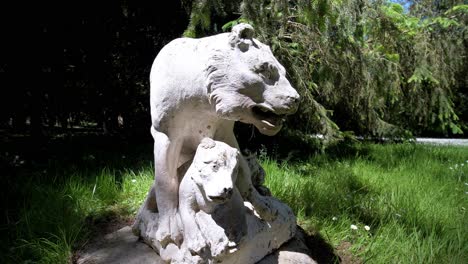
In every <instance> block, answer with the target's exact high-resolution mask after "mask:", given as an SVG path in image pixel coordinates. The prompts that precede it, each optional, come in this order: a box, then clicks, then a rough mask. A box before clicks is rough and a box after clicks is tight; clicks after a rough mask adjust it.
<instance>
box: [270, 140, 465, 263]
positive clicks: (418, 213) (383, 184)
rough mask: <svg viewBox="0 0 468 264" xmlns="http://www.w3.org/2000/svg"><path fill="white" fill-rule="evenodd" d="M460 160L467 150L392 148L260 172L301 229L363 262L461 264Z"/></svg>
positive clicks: (462, 198) (462, 182) (462, 163)
mask: <svg viewBox="0 0 468 264" xmlns="http://www.w3.org/2000/svg"><path fill="white" fill-rule="evenodd" d="M466 160H468V148H463V147H434V146H420V145H413V144H396V145H363V146H361V147H360V148H357V152H356V153H355V155H353V156H350V157H341V158H337V157H336V155H316V156H313V157H311V158H310V159H308V160H307V162H298V163H294V164H287V165H286V164H279V163H278V162H276V161H274V160H271V159H268V158H266V159H264V160H263V165H264V168H265V170H266V172H267V179H266V185H267V186H269V187H270V188H271V191H272V192H273V195H275V196H277V197H278V198H280V199H281V200H283V201H285V202H286V203H288V204H289V205H290V206H291V207H292V208H293V209H294V211H295V212H296V214H297V215H298V219H299V222H300V224H301V225H302V226H303V227H304V228H306V229H307V230H309V231H311V232H319V233H320V234H321V235H322V236H323V237H324V238H326V239H327V241H328V242H329V243H331V244H333V245H334V246H335V247H337V246H338V245H340V244H342V243H343V242H350V243H351V245H352V246H351V247H350V249H349V250H350V251H351V252H352V253H353V254H354V255H355V256H357V257H359V258H360V259H361V260H362V261H364V262H369V263H411V262H415V263H433V262H441V263H466V260H467V258H468V232H467V231H468V230H467V228H466V226H467V220H466V208H467V203H466V201H467V198H468V183H466V182H467V179H468V162H467V161H466ZM455 164H458V165H457V166H455ZM455 167H456V169H455ZM450 168H452V169H450ZM366 226H367V229H369V230H366V228H365V227H366Z"/></svg>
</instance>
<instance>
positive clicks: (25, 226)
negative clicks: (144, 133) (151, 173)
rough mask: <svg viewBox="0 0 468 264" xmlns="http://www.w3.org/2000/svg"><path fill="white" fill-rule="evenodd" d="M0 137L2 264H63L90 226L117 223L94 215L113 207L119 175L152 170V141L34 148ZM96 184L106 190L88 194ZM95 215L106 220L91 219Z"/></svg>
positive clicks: (81, 139)
mask: <svg viewBox="0 0 468 264" xmlns="http://www.w3.org/2000/svg"><path fill="white" fill-rule="evenodd" d="M1 136H2V137H1V138H2V141H1V142H0V169H1V171H2V176H3V177H1V178H0V184H1V186H2V187H3V188H2V191H1V192H0V198H1V200H0V206H1V208H3V210H2V211H3V212H2V213H3V214H2V216H1V217H0V244H1V245H2V246H0V263H15V262H28V261H30V262H34V263H35V262H42V263H59V262H62V261H63V259H64V258H66V257H67V256H63V254H66V252H69V251H70V250H69V249H71V248H72V247H74V246H75V243H77V242H79V241H80V240H83V239H87V235H86V234H88V233H90V232H92V231H93V230H94V229H93V228H95V226H100V223H103V222H111V223H112V222H115V221H117V220H116V219H117V217H115V215H111V214H112V213H111V212H106V211H105V210H102V209H99V208H104V207H106V206H107V205H110V204H112V203H113V202H114V201H116V200H117V196H118V194H119V190H118V189H119V188H120V187H121V183H122V176H123V174H124V173H125V172H126V171H128V170H131V171H138V170H139V169H140V168H143V167H148V166H149V165H150V164H151V162H152V148H153V144H152V141H151V139H150V140H146V139H145V140H140V141H131V142H130V141H127V140H125V139H122V138H121V137H117V136H105V135H99V134H93V133H83V134H79V135H77V134H74V135H70V134H62V135H57V136H55V137H53V138H47V139H46V138H42V139H40V140H36V139H33V138H31V137H28V136H24V135H8V136H5V135H1ZM108 178H110V179H108ZM98 181H102V183H103V184H107V185H106V186H104V187H103V189H106V188H108V190H99V187H98V190H96V189H94V190H93V186H96V185H97V183H98ZM95 191H96V194H95ZM97 195H100V197H98V199H99V201H97V200H96V196H97ZM93 196H94V198H93ZM93 207H94V208H98V211H99V210H100V211H103V212H104V213H103V214H97V215H96V214H94V215H93V214H90V208H93ZM124 220H125V219H124ZM119 221H120V220H119ZM101 226H102V225H101ZM61 254H62V255H61ZM45 255H47V256H49V257H51V258H45V259H44V256H45ZM57 261H59V262H57Z"/></svg>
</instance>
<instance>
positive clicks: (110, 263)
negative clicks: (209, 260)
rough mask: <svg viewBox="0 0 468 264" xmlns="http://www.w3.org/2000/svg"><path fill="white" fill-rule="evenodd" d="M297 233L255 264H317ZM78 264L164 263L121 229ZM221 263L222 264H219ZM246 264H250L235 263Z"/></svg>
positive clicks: (82, 256) (127, 229)
mask: <svg viewBox="0 0 468 264" xmlns="http://www.w3.org/2000/svg"><path fill="white" fill-rule="evenodd" d="M309 255H310V252H309V249H308V248H307V246H306V244H305V240H304V234H303V233H302V232H301V231H299V232H297V234H296V236H295V237H294V238H293V239H291V240H290V241H289V242H287V243H286V244H284V245H283V246H281V247H280V248H279V249H278V250H276V251H275V252H273V253H272V254H270V255H268V256H266V257H265V258H263V259H262V260H261V261H259V262H257V264H316V262H315V261H314V260H313V259H312V258H311V257H310V256H309ZM77 263H78V264H164V263H165V262H164V261H162V259H161V258H160V257H159V256H158V254H156V252H155V251H154V250H152V249H151V248H150V247H149V246H148V245H146V244H144V243H142V242H141V241H139V240H138V238H137V237H136V236H134V235H133V233H132V231H131V228H130V227H128V226H127V227H124V228H122V229H120V230H118V231H116V232H114V233H112V234H109V235H107V236H106V237H105V238H104V239H102V240H101V241H100V242H98V243H94V244H92V245H90V246H89V247H87V249H85V250H84V251H83V252H81V253H80V254H79V258H78V261H77ZM222 263H224V261H223V262H222ZM237 263H241V264H249V263H252V262H248V261H246V262H237Z"/></svg>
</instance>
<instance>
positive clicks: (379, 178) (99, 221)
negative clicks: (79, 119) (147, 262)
mask: <svg viewBox="0 0 468 264" xmlns="http://www.w3.org/2000/svg"><path fill="white" fill-rule="evenodd" d="M340 151H341V150H340V149H339V148H335V149H334V151H333V152H330V153H328V154H327V153H325V154H320V155H319V154H317V155H314V156H311V157H309V158H307V159H302V160H298V159H295V160H290V161H281V162H280V161H276V160H274V159H271V158H268V157H266V156H265V155H263V156H262V157H261V160H262V164H263V166H264V168H265V170H266V172H267V179H266V185H267V186H269V187H270V188H271V190H272V192H273V194H274V195H275V196H276V197H278V198H279V199H281V200H283V201H284V202H286V203H287V204H289V205H290V206H291V207H292V208H293V209H294V211H295V212H296V214H297V215H298V220H299V223H300V225H301V226H302V227H303V228H304V229H305V230H306V231H308V232H310V233H312V234H318V235H319V236H320V237H323V238H324V239H325V241H326V242H327V243H329V244H331V245H332V246H333V247H334V248H335V249H337V250H336V252H337V254H338V255H340V256H343V255H348V256H352V257H351V260H352V261H353V262H366V263H467V262H468V230H467V226H468V225H467V224H468V222H467V218H466V208H468V204H467V198H468V177H467V176H468V148H466V147H465V148H463V147H432V146H421V145H413V144H395V145H376V144H358V145H353V146H351V147H350V146H348V147H346V148H344V149H343V153H346V155H341V154H340V153H341V152H340ZM132 153H133V154H130V153H125V154H121V153H118V154H116V152H113V154H112V155H111V154H109V153H105V152H102V153H97V154H96V153H93V154H83V155H82V156H81V157H80V160H79V161H78V162H72V163H68V164H66V165H63V164H59V162H58V161H53V160H51V161H49V162H48V163H47V164H46V165H43V167H41V169H38V168H36V167H34V170H28V169H21V166H20V165H18V167H16V169H17V170H18V172H19V173H18V178H17V179H16V180H13V181H11V182H9V186H4V187H3V188H7V189H5V192H6V193H7V195H6V198H7V203H6V204H7V205H9V207H8V206H7V208H6V209H7V210H6V211H5V218H6V219H7V221H6V222H7V223H6V225H4V226H2V228H1V229H0V230H1V231H2V236H1V238H0V243H1V245H2V247H1V248H0V250H1V251H0V253H1V257H2V259H0V262H1V263H66V262H67V261H69V260H70V259H71V258H72V254H73V252H74V251H75V250H76V248H79V247H81V246H82V245H83V244H84V243H86V241H87V240H88V239H89V237H90V234H92V233H94V232H102V231H99V229H100V227H101V226H102V225H103V224H104V225H105V224H106V223H107V222H111V221H115V220H116V219H117V220H118V221H121V222H124V223H125V222H130V221H131V218H132V217H133V216H134V215H135V213H136V211H137V210H138V207H139V205H140V204H141V203H142V202H143V199H144V197H145V195H146V192H147V190H148V188H149V186H150V184H151V183H152V178H153V169H152V167H151V165H150V164H151V146H146V147H145V148H144V150H142V151H140V150H137V151H134V152H132ZM124 155H127V156H124ZM4 196H5V195H4ZM8 199H10V202H8ZM351 225H355V226H356V227H357V229H352V228H351ZM366 226H368V227H369V230H366V228H365V227H366Z"/></svg>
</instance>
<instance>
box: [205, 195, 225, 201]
mask: <svg viewBox="0 0 468 264" xmlns="http://www.w3.org/2000/svg"><path fill="white" fill-rule="evenodd" d="M208 197H209V198H210V200H211V201H213V202H215V203H223V202H225V201H226V200H227V199H226V197H224V196H208Z"/></svg>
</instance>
